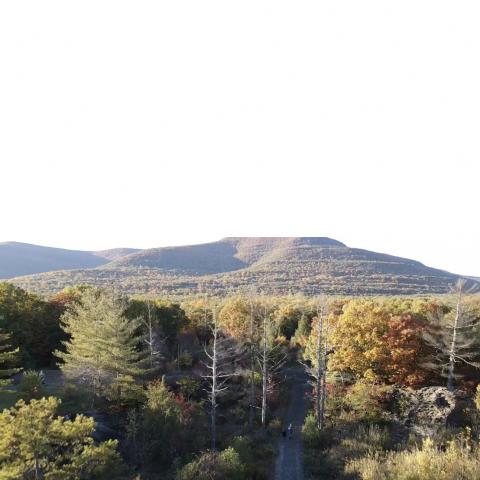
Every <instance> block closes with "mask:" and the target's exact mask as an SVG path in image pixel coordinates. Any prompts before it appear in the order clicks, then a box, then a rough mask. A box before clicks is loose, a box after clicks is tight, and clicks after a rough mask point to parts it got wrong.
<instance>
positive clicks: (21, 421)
mask: <svg viewBox="0 0 480 480" xmlns="http://www.w3.org/2000/svg"><path fill="white" fill-rule="evenodd" d="M60 403H61V402H60V400H58V399H56V398H54V397H49V398H42V399H41V400H32V401H31V402H30V403H28V404H26V403H25V402H24V401H23V400H20V401H19V402H18V403H17V404H16V405H15V407H12V408H10V409H6V410H4V411H3V412H1V413H0V432H2V435H1V437H0V438H1V454H0V478H2V479H17V478H18V479H40V478H42V479H52V480H53V479H60V478H61V479H62V480H78V479H86V478H89V479H96V480H107V479H114V478H116V479H119V478H125V477H123V476H122V474H123V473H124V468H125V466H124V464H123V462H122V459H121V457H120V455H119V453H118V452H117V445H118V442H117V441H116V440H107V441H106V442H103V443H100V444H96V443H94V440H93V437H92V435H93V433H94V431H95V422H94V420H93V418H89V417H85V416H83V415H78V416H77V417H76V418H75V419H74V420H66V419H65V418H64V417H62V416H57V411H58V409H59V407H60Z"/></svg>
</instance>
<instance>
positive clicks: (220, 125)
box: [0, 0, 480, 276]
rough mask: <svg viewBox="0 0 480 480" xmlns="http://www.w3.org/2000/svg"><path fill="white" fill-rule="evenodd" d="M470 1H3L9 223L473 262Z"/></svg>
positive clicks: (119, 240) (15, 229) (457, 264)
mask: <svg viewBox="0 0 480 480" xmlns="http://www.w3.org/2000/svg"><path fill="white" fill-rule="evenodd" d="M479 22H480V3H479V2H478V1H462V2H451V1H443V0H435V1H422V0H406V1H402V2H389V1H385V0H378V1H371V0H365V1H362V2H359V1H358V0H351V1H349V0H344V1H325V2H319V1H318V0H314V1H308V0H305V1H303V0H302V1H301V2H298V1H293V0H292V1H282V0H275V1H264V0H254V1H249V0H246V1H242V2H233V1H226V0H218V1H209V0H205V1H201V2H200V1H198V0H181V1H158V0H155V1H148V0H145V1H141V2H138V1H128V2H127V1H123V0H114V1H102V0H94V1H90V0H84V1H82V2H66V1H65V0H59V1H49V0H44V1H42V2H38V1H37V0H26V1H22V2H0V202H1V209H0V241H11V240H15V241H21V242H29V243H36V244H41V245H48V246H57V247H65V248H75V249H85V250H93V249H105V248H112V247H125V246H131V247H139V248H147V247H158V246H165V245H180V244H193V243H200V242H204V241H211V240H217V239H220V238H222V237H226V236H329V237H332V238H335V239H337V240H340V241H342V242H344V243H346V244H347V245H349V246H352V247H360V248H367V249H369V250H374V251H379V252H385V253H390V254H394V255H399V256H405V257H409V258H413V259H416V260H419V261H421V262H423V263H425V264H427V265H429V266H434V267H437V268H443V269H446V270H450V271H452V272H455V273H460V274H464V275H476V276H480V255H479V254H478V243H479V240H480V222H479V215H478V203H479V195H478V183H479V173H480V88H479V85H480V62H479V61H478V58H479V56H480V29H479V28H478V24H479Z"/></svg>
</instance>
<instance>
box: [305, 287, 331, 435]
mask: <svg viewBox="0 0 480 480" xmlns="http://www.w3.org/2000/svg"><path fill="white" fill-rule="evenodd" d="M315 320H316V324H315V335H316V338H315V358H314V360H313V361H312V362H311V364H310V365H305V364H304V367H305V369H306V371H307V373H308V374H309V375H310V377H311V379H312V380H311V384H312V387H313V389H314V391H315V411H316V416H317V418H316V420H317V428H318V429H319V430H323V428H324V425H325V405H326V400H327V372H328V368H327V359H328V354H329V344H328V336H329V329H330V323H329V318H328V299H327V297H323V296H322V297H320V298H319V299H318V302H317V312H316V319H315Z"/></svg>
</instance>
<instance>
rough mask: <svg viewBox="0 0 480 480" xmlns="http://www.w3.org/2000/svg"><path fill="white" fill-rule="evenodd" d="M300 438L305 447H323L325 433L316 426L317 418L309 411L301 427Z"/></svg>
mask: <svg viewBox="0 0 480 480" xmlns="http://www.w3.org/2000/svg"><path fill="white" fill-rule="evenodd" d="M302 439H303V443H304V444H305V446H306V447H307V448H324V445H325V434H324V432H322V431H321V430H319V429H318V427H317V419H316V417H315V415H314V414H313V413H309V414H308V415H307V416H306V418H305V422H304V423H303V427H302Z"/></svg>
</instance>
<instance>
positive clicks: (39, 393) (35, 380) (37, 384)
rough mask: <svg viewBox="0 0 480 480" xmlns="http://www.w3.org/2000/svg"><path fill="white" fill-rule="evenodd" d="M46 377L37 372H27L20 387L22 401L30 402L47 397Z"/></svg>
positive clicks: (19, 393) (19, 392)
mask: <svg viewBox="0 0 480 480" xmlns="http://www.w3.org/2000/svg"><path fill="white" fill-rule="evenodd" d="M44 383H45V375H44V374H43V373H42V372H37V371H35V370H27V371H26V372H24V374H23V376H22V380H21V381H20V384H19V386H18V395H19V397H20V398H21V399H23V400H25V401H26V402H29V401H30V400H33V399H39V398H42V397H43V396H45V387H44Z"/></svg>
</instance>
